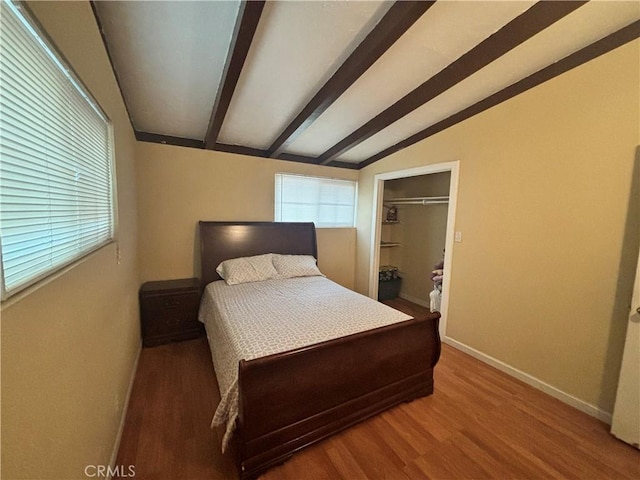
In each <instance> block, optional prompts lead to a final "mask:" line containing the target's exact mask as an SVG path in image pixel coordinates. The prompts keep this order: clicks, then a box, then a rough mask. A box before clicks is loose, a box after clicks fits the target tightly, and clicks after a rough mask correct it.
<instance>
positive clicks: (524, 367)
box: [356, 40, 640, 412]
mask: <svg viewBox="0 0 640 480" xmlns="http://www.w3.org/2000/svg"><path fill="white" fill-rule="evenodd" d="M639 53H640V52H639V42H638V41H637V40H636V41H634V42H632V43H630V44H627V45H625V46H623V47H620V48H618V49H616V50H614V51H613V52H610V53H608V54H607V55H605V56H602V57H599V58H597V59H595V60H593V61H591V62H589V63H587V64H585V65H582V66H581V67H578V68H576V69H574V70H572V71H570V72H567V73H565V74H563V75H561V76H560V77H558V78H556V79H553V80H551V81H549V82H547V83H545V84H543V85H541V86H539V87H537V88H535V89H533V90H530V91H528V92H525V93H523V94H521V95H519V96H518V97H515V98H513V99H511V100H509V101H507V102H505V103H503V104H501V105H499V106H496V107H494V108H492V109H490V110H488V111H486V112H484V113H482V114H480V115H477V116H475V117H473V118H471V119H469V120H467V121H465V122H463V123H461V124H458V125H456V126H454V127H452V128H449V129H448V130H445V131H443V132H441V133H439V134H437V135H434V136H432V137H430V138H428V139H426V140H424V141H422V142H420V143H418V144H416V145H414V146H412V147H410V148H407V149H404V150H402V151H400V152H398V153H396V154H394V155H392V156H390V157H388V158H386V159H383V160H381V161H379V162H377V163H375V164H373V165H371V166H369V167H367V168H365V169H363V170H361V171H360V182H359V212H358V236H357V249H356V250H357V264H356V288H357V290H358V291H360V292H363V293H364V292H367V290H368V264H369V248H370V245H369V243H370V235H371V232H370V227H371V211H372V210H371V205H372V195H373V176H374V175H375V174H376V173H380V172H389V171H394V170H401V169H405V168H410V167H416V166H420V165H425V164H430V163H438V162H448V161H453V160H459V161H460V177H459V195H458V208H457V218H456V225H455V228H456V230H458V231H462V232H463V242H462V243H459V244H455V248H454V251H453V267H452V272H451V275H452V277H451V282H452V283H451V297H450V307H449V318H448V329H447V335H448V336H449V337H451V338H453V339H455V340H457V341H459V342H462V343H464V344H466V345H468V346H470V347H472V348H474V349H477V350H479V351H480V352H483V353H484V354H487V355H489V356H491V357H494V358H496V359H498V360H501V361H503V362H505V363H507V364H509V365H511V366H513V367H515V368H517V369H519V370H521V371H523V372H525V373H527V374H529V375H532V376H534V377H536V378H538V379H540V380H542V381H544V382H546V383H548V384H550V385H552V386H553V387H555V388H558V389H560V390H561V391H563V392H565V393H568V394H570V395H573V396H575V397H577V398H578V399H580V400H582V401H583V402H587V403H588V404H591V405H594V406H596V407H598V408H599V409H601V410H603V411H605V412H611V410H612V406H613V400H614V396H615V386H616V383H617V376H618V369H619V365H620V358H621V352H622V346H623V340H624V332H625V328H626V315H627V313H628V312H625V309H626V308H628V304H625V299H627V300H626V301H628V299H629V298H630V293H631V283H632V280H633V268H634V265H635V263H634V262H633V261H629V260H630V259H631V258H632V256H633V253H632V252H633V250H634V249H635V248H637V235H638V228H639V227H638V221H639V219H638V218H637V215H628V210H629V205H635V203H631V202H632V201H631V200H630V186H631V178H632V168H633V161H634V149H635V147H636V145H638V143H640V125H639V103H640V99H639V92H638V90H639V89H638V86H639V71H638V70H639V62H638V58H639ZM637 201H638V199H637V198H635V199H633V202H637ZM636 212H637V209H636ZM627 297H628V298H627ZM616 299H617V300H616Z"/></svg>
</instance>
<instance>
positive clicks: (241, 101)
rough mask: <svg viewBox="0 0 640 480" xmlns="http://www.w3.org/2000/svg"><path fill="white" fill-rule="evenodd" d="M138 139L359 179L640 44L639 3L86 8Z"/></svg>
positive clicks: (136, 4)
mask: <svg viewBox="0 0 640 480" xmlns="http://www.w3.org/2000/svg"><path fill="white" fill-rule="evenodd" d="M92 6H93V9H94V13H95V15H96V19H97V21H98V24H99V25H100V28H101V32H102V35H103V40H104V42H105V46H106V48H107V51H108V53H109V57H110V59H111V62H112V65H113V67H114V71H115V73H116V78H117V79H118V83H119V85H120V89H121V91H122V94H123V97H124V100H125V104H126V106H127V110H128V112H129V116H130V118H131V122H132V125H133V128H134V130H135V131H136V137H137V138H138V140H142V141H151V142H160V143H167V144H175V145H182V146H187V147H194V148H206V149H210V150H219V151H227V152H236V153H242V154H247V155H254V156H259V157H265V158H280V159H285V160H292V161H300V162H305V163H317V164H324V165H333V166H338V167H344V168H362V167H363V166H366V165H369V164H371V163H373V162H375V161H377V160H379V159H381V158H383V157H385V156H387V155H390V154H391V153H394V152H396V151H398V150H400V149H402V148H405V147H407V146H409V145H411V144H413V143H415V142H417V141H419V140H422V139H424V138H426V137H428V136H430V135H433V134H435V133H437V132H439V131H441V130H443V129H445V128H448V127H449V126H451V125H454V124H456V123H458V122H460V121H462V120H464V119H466V118H469V117H471V116H473V115H475V114H477V113H479V112H482V111H484V110H486V109H488V108H491V107H492V106H494V105H497V104H499V103H501V102H503V101H505V100H507V99H509V98H512V97H513V96H515V95H518V94H519V93H521V92H523V91H526V90H528V89H530V88H532V87H535V86H536V85H539V84H540V83H543V82H545V81H547V80H549V79H551V78H553V77H555V76H557V75H560V74H562V73H564V72H565V71H567V70H570V69H571V68H574V67H576V66H578V65H581V64H582V63H584V62H587V61H589V60H591V59H593V58H596V57H597V56H599V55H602V54H603V53H606V52H608V51H610V50H612V49H614V48H617V47H618V46H620V45H623V44H625V43H627V42H629V41H631V40H633V39H635V38H638V37H639V36H640V20H639V19H640V2H638V1H635V0H634V1H602V0H592V1H590V2H584V1H539V2H536V1H526V0H519V1H508V0H507V1H478V0H476V1H451V0H438V1H418V2H411V1H396V2H392V1H267V2H263V1H235V0H234V1H196V2H190V1H159V2H144V1H122V2H120V1H96V2H92Z"/></svg>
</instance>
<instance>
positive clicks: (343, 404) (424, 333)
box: [200, 222, 440, 479]
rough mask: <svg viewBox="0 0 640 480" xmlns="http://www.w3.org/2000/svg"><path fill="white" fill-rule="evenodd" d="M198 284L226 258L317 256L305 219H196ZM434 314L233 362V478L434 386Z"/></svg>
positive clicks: (213, 275)
mask: <svg viewBox="0 0 640 480" xmlns="http://www.w3.org/2000/svg"><path fill="white" fill-rule="evenodd" d="M200 241H201V267H202V271H201V279H202V286H203V288H204V287H205V286H206V285H208V284H209V283H210V282H213V281H216V280H220V276H219V275H218V273H217V272H216V267H217V266H218V265H219V264H220V263H221V262H222V261H224V260H227V259H232V258H238V257H248V256H253V255H261V254H265V253H279V254H289V255H313V256H314V257H315V258H317V247H316V235H315V228H314V225H313V224H312V223H270V222H200ZM438 318H439V315H438V314H432V315H430V316H429V317H428V318H419V319H411V320H407V321H402V322H400V323H395V324H392V325H388V326H384V327H380V328H375V329H373V330H367V331H364V332H361V333H356V334H353V335H349V336H345V337H341V338H337V339H334V340H329V341H325V342H321V343H316V344H314V345H310V346H307V347H303V348H298V349H295V350H290V351H286V352H284V353H278V354H274V355H269V356H266V357H262V358H257V359H254V360H249V361H245V360H241V361H240V362H239V365H238V402H239V404H238V417H237V420H236V431H235V433H234V436H233V442H234V449H235V455H236V462H237V467H238V472H239V476H240V478H241V479H248V478H256V477H257V476H258V475H260V474H261V473H263V472H264V471H265V470H266V469H268V468H269V467H271V466H274V465H276V464H279V463H282V462H283V461H285V460H286V459H287V458H289V457H290V456H291V455H292V454H293V453H294V452H296V451H297V450H300V449H301V448H304V447H306V446H308V445H310V444H313V443H315V442H318V441H320V440H322V439H324V438H326V437H328V436H330V435H332V434H334V433H336V432H338V431H340V430H343V429H345V428H347V427H349V426H351V425H353V424H355V423H357V422H360V421H362V420H364V419H366V418H368V417H370V416H372V415H375V414H377V413H379V412H382V411H383V410H386V409H388V408H389V407H392V406H394V405H397V404H399V403H401V402H406V401H410V400H413V399H415V398H417V397H421V396H425V395H429V394H431V393H432V392H433V368H434V366H435V364H436V362H437V361H438V358H439V355H440V338H439V335H438Z"/></svg>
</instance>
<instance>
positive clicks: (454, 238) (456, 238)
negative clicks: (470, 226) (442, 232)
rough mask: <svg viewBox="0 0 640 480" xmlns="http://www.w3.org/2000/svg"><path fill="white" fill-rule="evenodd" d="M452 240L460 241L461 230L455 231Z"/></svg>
mask: <svg viewBox="0 0 640 480" xmlns="http://www.w3.org/2000/svg"><path fill="white" fill-rule="evenodd" d="M453 240H454V241H455V242H456V243H461V242H462V232H456V234H455V236H454V237H453Z"/></svg>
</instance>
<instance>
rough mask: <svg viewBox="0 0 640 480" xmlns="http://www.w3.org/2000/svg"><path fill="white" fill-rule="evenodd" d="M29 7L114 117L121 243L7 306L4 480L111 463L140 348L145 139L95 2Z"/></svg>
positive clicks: (71, 474) (80, 474)
mask: <svg viewBox="0 0 640 480" xmlns="http://www.w3.org/2000/svg"><path fill="white" fill-rule="evenodd" d="M29 6H30V7H31V9H32V10H33V12H34V13H35V15H36V16H37V18H38V19H39V21H40V22H41V24H42V25H43V26H44V28H45V30H46V31H47V32H48V34H49V35H50V36H51V37H52V38H53V40H54V41H55V42H56V43H57V45H58V47H59V48H60V50H61V51H62V52H63V54H64V55H65V56H66V58H67V59H68V60H69V61H70V63H71V64H72V65H73V67H74V69H75V70H76V72H77V73H78V74H79V76H80V77H81V79H82V80H83V81H84V83H85V84H86V85H87V86H88V87H89V89H90V90H91V92H92V93H93V95H94V96H95V97H96V99H97V100H98V102H99V103H100V105H101V106H102V108H103V109H104V110H105V111H106V113H107V115H109V117H110V118H111V120H112V122H113V125H114V131H115V143H116V152H115V154H116V162H117V164H116V169H117V183H118V215H119V229H118V235H119V241H118V244H117V246H119V249H120V254H121V262H120V263H119V264H118V262H117V257H116V254H117V251H116V249H117V246H116V244H111V245H109V246H107V247H105V248H102V249H101V250H99V251H98V252H97V253H95V254H93V255H92V256H90V257H88V258H86V259H85V261H83V262H81V263H79V264H77V265H75V266H74V267H72V268H71V269H69V270H68V271H67V272H65V273H63V274H62V275H60V276H59V277H57V278H55V279H52V280H51V281H50V282H48V283H46V284H44V285H42V286H41V287H40V288H38V289H36V290H35V291H32V292H30V293H28V294H26V295H22V296H21V297H22V298H19V299H11V300H9V302H6V303H5V304H3V306H2V320H1V322H2V323H1V326H2V357H1V358H2V473H1V476H2V478H5V479H19V478H29V479H36V478H37V479H52V478H59V479H70V478H84V471H83V470H84V468H85V465H88V464H94V465H95V464H108V463H109V461H110V457H111V453H112V449H113V446H114V442H115V439H116V435H117V430H118V426H119V422H120V418H121V415H122V411H123V407H124V400H125V396H126V393H127V389H128V386H129V381H130V378H131V374H132V369H133V365H134V362H135V359H136V355H137V353H138V350H139V344H140V335H139V326H138V325H139V322H138V302H137V294H136V292H137V286H138V267H137V263H138V262H137V235H136V214H135V212H136V194H135V171H134V153H135V151H134V145H135V140H134V138H133V135H132V130H131V127H130V124H129V119H128V117H127V113H126V111H125V110H124V106H123V103H122V100H121V97H120V93H119V91H118V87H117V85H116V83H115V80H114V77H113V74H112V72H111V68H110V65H109V61H108V59H107V57H106V54H105V52H104V48H103V46H102V40H101V38H100V34H99V32H98V29H97V27H96V23H95V20H94V18H93V14H92V12H91V7H90V5H89V3H88V2H83V3H66V2H65V3H64V5H61V4H60V3H57V2H34V3H30V4H29Z"/></svg>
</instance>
